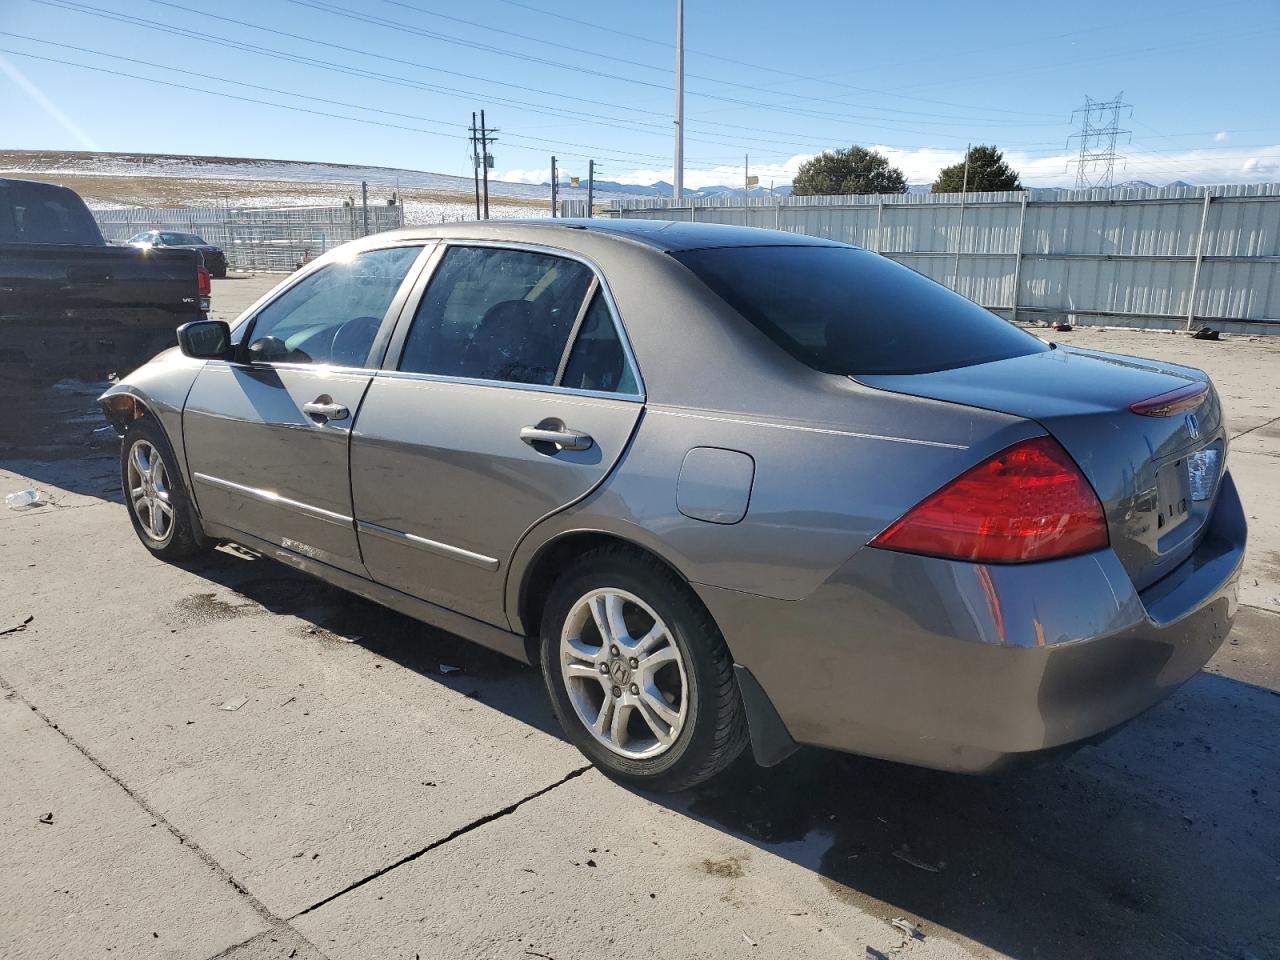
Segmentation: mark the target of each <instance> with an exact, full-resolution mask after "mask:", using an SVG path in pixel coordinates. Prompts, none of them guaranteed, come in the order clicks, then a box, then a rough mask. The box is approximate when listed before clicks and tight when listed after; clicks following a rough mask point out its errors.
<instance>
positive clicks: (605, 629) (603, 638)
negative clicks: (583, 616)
mask: <svg viewBox="0 0 1280 960" xmlns="http://www.w3.org/2000/svg"><path fill="white" fill-rule="evenodd" d="M591 617H592V619H594V620H595V622H596V629H597V630H599V631H600V642H601V643H602V644H604V646H605V647H606V648H608V646H609V644H611V643H613V639H614V638H613V634H612V633H611V632H610V630H609V617H608V615H607V614H606V613H605V598H604V597H603V596H600V597H592V598H591Z"/></svg>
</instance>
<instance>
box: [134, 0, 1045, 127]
mask: <svg viewBox="0 0 1280 960" xmlns="http://www.w3.org/2000/svg"><path fill="white" fill-rule="evenodd" d="M152 2H158V0H152ZM288 2H289V3H293V4H296V5H298V6H301V7H307V8H309V9H312V10H318V11H321V12H323V13H329V14H332V15H334V16H340V17H345V18H347V19H349V20H355V21H357V22H362V23H368V24H371V25H374V26H380V27H385V28H386V29H389V30H396V31H408V32H410V33H414V34H416V35H418V36H423V37H427V38H430V39H433V40H439V41H441V42H444V43H449V44H453V45H457V46H463V47H468V48H471V49H475V50H483V51H485V52H488V53H493V54H497V55H498V56H503V57H510V58H513V59H516V60H523V61H526V62H529V63H537V64H541V65H543V66H548V67H554V68H557V69H560V70H568V71H571V72H573V73H581V74H585V75H588V76H595V77H601V78H604V79H609V80H617V81H620V82H622V83H632V84H638V85H640V86H644V87H649V88H652V89H656V90H663V91H666V90H667V85H666V84H664V83H656V82H653V81H650V80H642V79H640V78H638V77H627V76H623V75H622V74H617V73H610V72H608V71H605V70H596V69H593V68H591V67H584V66H581V65H576V64H569V63H562V62H560V61H557V60H550V59H547V58H546V57H539V56H535V55H533V54H528V53H520V52H518V51H515V50H508V49H506V48H503V47H498V46H494V45H493V44H487V43H481V42H479V41H475V40H467V39H465V38H462V37H455V36H452V35H450V34H443V33H439V32H438V31H434V30H425V29H423V28H421V27H415V26H414V25H413V24H409V23H405V22H404V21H403V20H391V19H389V18H386V17H378V16H374V15H372V14H365V13H360V12H358V11H354V10H349V9H347V8H345V7H340V6H338V5H336V4H333V3H328V2H326V0H288ZM527 39H534V40H536V39H537V38H527ZM538 42H549V41H538ZM557 46H558V44H557ZM689 76H691V77H694V76H696V77H697V78H698V79H701V80H709V81H712V82H715V83H721V84H725V85H727V86H731V87H737V88H739V89H743V90H749V91H752V92H760V93H774V92H775V91H773V90H770V89H769V88H768V87H761V86H757V85H755V84H747V83H738V82H736V81H731V80H720V79H718V78H715V77H707V76H704V75H695V74H689ZM867 92H876V91H867ZM688 93H689V94H690V95H696V96H700V97H703V98H706V99H711V100H719V101H722V102H724V103H732V104H736V105H739V106H746V107H753V108H758V109H764V110H776V109H777V107H776V106H774V105H771V104H767V103H761V102H759V101H755V100H743V99H742V98H740V97H728V96H725V95H723V94H715V93H707V92H705V91H695V90H689V91H688ZM792 99H795V100H801V101H804V102H814V103H834V104H841V105H845V106H849V104H847V103H845V101H842V100H840V99H839V98H835V97H812V96H807V97H793V98H792ZM788 112H791V113H797V112H799V113H807V114H808V115H811V116H819V117H821V116H826V117H834V118H836V119H843V118H844V116H845V115H844V114H836V113H831V112H829V111H827V112H823V111H815V110H804V111H797V110H791V111H788ZM989 123H991V124H1002V123H1003V121H989ZM1036 125H1037V124H1027V123H1022V124H1015V126H1020V127H1025V126H1036ZM1048 125H1052V126H1057V125H1058V124H1057V122H1056V121H1055V122H1054V123H1052V124H1038V126H1048ZM960 139H964V138H963V137H961V138H960Z"/></svg>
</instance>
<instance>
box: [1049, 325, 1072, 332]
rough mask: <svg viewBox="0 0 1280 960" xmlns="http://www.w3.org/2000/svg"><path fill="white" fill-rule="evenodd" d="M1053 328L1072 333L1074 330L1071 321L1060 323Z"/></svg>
mask: <svg viewBox="0 0 1280 960" xmlns="http://www.w3.org/2000/svg"><path fill="white" fill-rule="evenodd" d="M1053 329H1054V330H1056V331H1057V332H1058V333H1070V332H1071V330H1072V327H1071V324H1069V323H1060V324H1058V325H1057V326H1056V327H1054V328H1053Z"/></svg>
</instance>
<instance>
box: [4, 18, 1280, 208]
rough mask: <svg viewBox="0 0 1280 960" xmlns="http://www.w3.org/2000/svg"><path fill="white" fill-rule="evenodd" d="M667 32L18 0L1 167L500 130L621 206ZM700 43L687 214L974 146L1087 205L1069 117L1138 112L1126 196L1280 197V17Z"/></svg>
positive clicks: (508, 162)
mask: <svg viewBox="0 0 1280 960" xmlns="http://www.w3.org/2000/svg"><path fill="white" fill-rule="evenodd" d="M674 7H675V4H674V0H656V2H643V0H642V2H639V3H637V2H630V3H627V2H621V0H596V2H594V3H591V4H584V3H565V2H557V0H469V2H467V3H444V2H440V0H218V2H216V3H208V2H206V3H202V4H198V5H196V4H191V3H187V2H175V0H0V51H3V52H0V116H2V117H3V125H2V126H0V131H2V132H0V148H30V149H101V150H113V151H130V152H132V151H146V152H157V153H178V154H186V153H192V154H216V155H222V156H243V157H266V158H273V159H293V160H313V161H332V162H350V163H363V164H376V165H382V166H396V167H408V168H412V169H419V170H431V171H436V172H441V173H454V174H461V175H467V176H469V175H470V167H469V163H468V160H467V151H468V147H467V142H466V132H465V128H466V126H467V124H468V122H469V121H470V117H471V111H472V110H473V109H477V110H478V109H479V108H480V107H482V106H483V107H485V109H486V114H487V117H488V120H489V122H490V124H491V125H493V126H496V127H498V128H500V131H501V132H500V133H499V134H498V136H499V142H498V143H497V144H496V145H495V147H494V148H493V153H494V155H495V160H496V168H497V172H498V174H499V175H501V176H503V177H504V178H507V179H524V180H529V181H533V182H537V181H541V180H544V179H545V178H546V177H547V173H548V168H549V157H550V155H551V154H552V153H555V154H556V155H557V156H558V157H559V158H560V163H561V168H562V170H563V171H565V172H567V173H579V172H582V173H585V168H586V158H587V157H588V156H594V157H596V158H597V160H598V164H599V173H598V174H597V175H598V176H599V177H600V178H601V179H617V180H624V181H628V182H645V183H647V182H652V181H653V180H657V179H670V177H671V161H670V156H671V109H672V102H673V95H672V61H673V54H672V47H671V42H672V37H673V33H674ZM201 10H204V11H208V12H209V13H212V14H216V17H221V18H225V19H216V17H215V16H210V15H207V14H206V13H202V12H201ZM957 11H959V12H960V16H959V17H957ZM95 13H96V14H98V15H95ZM103 14H105V16H103ZM685 16H686V26H685V31H686V44H687V48H688V52H687V63H686V70H687V74H688V76H687V80H686V87H687V99H686V127H687V134H686V137H687V140H686V147H685V156H686V162H687V166H686V184H688V185H689V186H692V187H698V186H702V185H706V184H711V183H726V182H727V183H740V182H741V177H742V172H741V171H742V162H743V156H744V154H749V155H750V157H751V168H752V172H753V173H756V174H758V175H760V176H761V178H762V182H764V183H765V184H766V185H767V184H768V183H769V181H770V180H775V181H777V182H779V183H782V182H786V181H787V180H789V179H790V176H791V174H792V173H793V172H794V170H795V169H796V167H797V166H798V165H799V163H800V162H802V161H803V159H805V158H806V157H808V156H811V155H812V154H813V153H815V152H817V151H819V150H821V149H823V148H826V147H834V146H847V145H849V144H851V143H859V144H863V145H866V146H874V147H877V148H878V149H881V150H883V151H885V152H887V153H888V154H889V155H890V156H891V158H892V159H893V160H894V161H895V162H896V163H898V164H899V165H900V166H902V167H903V168H904V170H905V171H906V173H907V175H908V180H910V181H911V182H927V181H928V180H931V179H932V178H933V176H934V175H935V174H936V171H937V169H938V167H939V166H941V165H942V164H944V163H948V162H954V161H955V160H956V159H959V158H960V156H961V155H962V153H963V150H964V146H965V144H966V142H969V141H972V142H975V143H977V142H983V143H995V144H998V145H999V146H1001V147H1002V148H1004V149H1005V150H1006V153H1007V155H1008V157H1009V158H1010V159H1011V160H1012V161H1013V162H1014V165H1015V166H1016V167H1017V168H1018V169H1020V170H1021V171H1022V172H1023V177H1024V182H1026V183H1028V184H1029V185H1056V184H1061V185H1070V184H1071V183H1072V182H1073V181H1074V167H1069V166H1068V162H1069V160H1070V159H1071V157H1072V155H1073V154H1074V153H1075V150H1076V143H1075V141H1071V144H1070V146H1068V137H1069V136H1070V134H1071V133H1072V132H1073V126H1072V120H1071V112H1072V110H1073V108H1075V107H1077V106H1078V105H1080V104H1081V103H1082V101H1083V100H1084V97H1085V95H1086V94H1089V95H1092V96H1094V97H1095V98H1100V99H1106V98H1110V97H1111V96H1112V95H1114V94H1115V93H1117V92H1119V91H1121V90H1123V91H1124V98H1125V100H1126V101H1127V102H1128V103H1130V104H1132V105H1133V107H1132V115H1131V116H1129V114H1128V111H1126V113H1125V116H1124V117H1123V118H1122V119H1123V124H1122V125H1123V126H1124V127H1125V128H1128V129H1130V130H1132V134H1131V135H1125V136H1124V137H1122V138H1121V147H1122V150H1123V152H1124V153H1125V154H1126V156H1127V159H1126V161H1125V166H1124V169H1122V170H1117V177H1116V179H1117V180H1124V179H1144V180H1149V181H1152V182H1155V183H1165V182H1168V181H1170V180H1174V179H1182V180H1187V181H1189V182H1193V183H1224V182H1256V181H1262V180H1280V107H1277V104H1276V96H1275V94H1276V91H1277V89H1280V81H1277V78H1276V65H1275V53H1274V51H1275V50H1276V48H1277V45H1278V44H1280V4H1277V3H1276V2H1275V0H1227V2H1213V0H1207V2H1200V3H1197V2H1192V0H1169V2H1168V3H1163V2H1162V3H1157V2H1151V0H1144V2H1132V3H1114V2H1112V3H1099V2H1085V3H1082V4H1077V5H1073V6H1071V7H1066V8H1064V7H1062V6H1061V5H1060V4H1038V3H1037V4H1020V3H999V4H996V3H979V4H972V3H971V4H963V5H957V4H955V3H954V2H946V3H942V2H939V3H933V2H930V3H915V4H882V3H876V4H871V3H858V4H855V3H850V2H848V0H791V2H789V3H786V4H778V3H766V2H763V0H738V2H735V3H732V4H728V3H711V2H708V0H688V2H687V3H686V14H685ZM157 26H159V27H163V28H164V29H163V30H158V29H155V27H157ZM55 44H60V45H61V46H58V45H55ZM77 48H78V49H77ZM268 52H269V54H270V55H268ZM39 58H43V59H39ZM121 58H131V59H121ZM55 61H62V62H55ZM72 63H76V64H88V65H91V66H94V67H97V68H99V71H91V70H86V69H83V68H81V67H77V66H72V65H70V64H72ZM101 70H108V71H115V72H114V73H104V72H100V71H101ZM184 71H185V72H184ZM121 74H130V75H133V76H132V77H129V76H122V75H121ZM135 77H140V78H145V79H135ZM155 81H163V83H157V82H155ZM232 81H235V82H232ZM164 84H172V85H164ZM184 87H196V88H201V89H202V90H205V91H213V93H208V92H197V91H195V90H191V89H184ZM235 98H241V99H235ZM254 101H258V102H254ZM262 101H265V102H262ZM270 104H277V105H288V106H290V107H293V108H297V109H295V110H286V109H281V108H280V107H279V106H273V105H270ZM298 110H307V111H312V112H310V113H306V112H297V111H298ZM352 118H355V119H352ZM356 119H358V120H362V121H365V122H356Z"/></svg>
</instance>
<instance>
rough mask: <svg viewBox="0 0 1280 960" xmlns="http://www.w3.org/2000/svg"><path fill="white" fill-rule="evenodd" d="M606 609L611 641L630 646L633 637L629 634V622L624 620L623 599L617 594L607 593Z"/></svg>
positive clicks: (605, 597)
mask: <svg viewBox="0 0 1280 960" xmlns="http://www.w3.org/2000/svg"><path fill="white" fill-rule="evenodd" d="M604 609H605V614H606V616H608V618H609V634H610V639H611V640H613V641H614V642H615V643H619V644H627V645H630V643H631V636H630V634H628V633H627V622H626V621H625V620H624V619H622V598H621V597H620V596H618V595H617V594H616V593H606V594H605V596H604Z"/></svg>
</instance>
